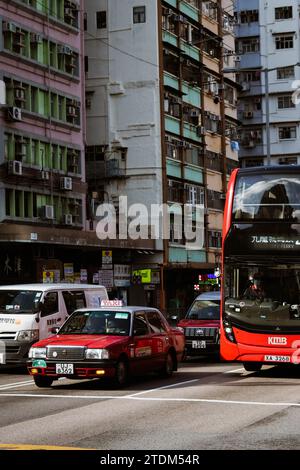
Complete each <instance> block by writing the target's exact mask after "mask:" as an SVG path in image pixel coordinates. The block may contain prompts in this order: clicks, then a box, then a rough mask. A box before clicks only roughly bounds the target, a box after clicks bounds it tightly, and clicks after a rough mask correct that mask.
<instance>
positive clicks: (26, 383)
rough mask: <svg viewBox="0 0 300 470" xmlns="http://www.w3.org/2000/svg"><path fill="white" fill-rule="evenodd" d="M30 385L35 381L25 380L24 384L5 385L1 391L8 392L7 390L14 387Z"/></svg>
mask: <svg viewBox="0 0 300 470" xmlns="http://www.w3.org/2000/svg"><path fill="white" fill-rule="evenodd" d="M28 384H33V380H24V381H23V382H15V383H11V384H3V385H0V390H6V389H7V388H14V387H24V386H26V385H28Z"/></svg>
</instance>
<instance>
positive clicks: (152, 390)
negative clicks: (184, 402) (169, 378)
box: [125, 379, 200, 398]
mask: <svg viewBox="0 0 300 470" xmlns="http://www.w3.org/2000/svg"><path fill="white" fill-rule="evenodd" d="M199 380H200V379H193V380H185V381H184V382H177V383H176V384H172V385H164V386H163V387H157V388H151V389H149V390H143V391H142V392H137V393H132V394H129V395H125V396H126V398H127V397H128V398H129V397H136V396H138V395H143V394H144V393H150V392H156V391H157V390H164V389H167V388H172V387H178V385H185V384H189V383H192V382H199Z"/></svg>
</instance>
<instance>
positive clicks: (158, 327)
mask: <svg viewBox="0 0 300 470" xmlns="http://www.w3.org/2000/svg"><path fill="white" fill-rule="evenodd" d="M147 318H148V322H149V325H150V331H151V333H166V331H167V329H166V327H165V325H164V324H163V322H162V320H161V318H160V316H159V314H158V313H157V312H147Z"/></svg>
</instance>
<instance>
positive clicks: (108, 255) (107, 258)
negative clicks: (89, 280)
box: [102, 250, 113, 269]
mask: <svg viewBox="0 0 300 470" xmlns="http://www.w3.org/2000/svg"><path fill="white" fill-rule="evenodd" d="M112 268H113V266H112V250H102V269H112Z"/></svg>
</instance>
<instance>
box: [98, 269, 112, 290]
mask: <svg viewBox="0 0 300 470" xmlns="http://www.w3.org/2000/svg"><path fill="white" fill-rule="evenodd" d="M99 284H100V285H101V286H104V287H106V289H107V290H111V289H112V288H113V287H114V272H113V270H112V269H103V270H101V271H99Z"/></svg>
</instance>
